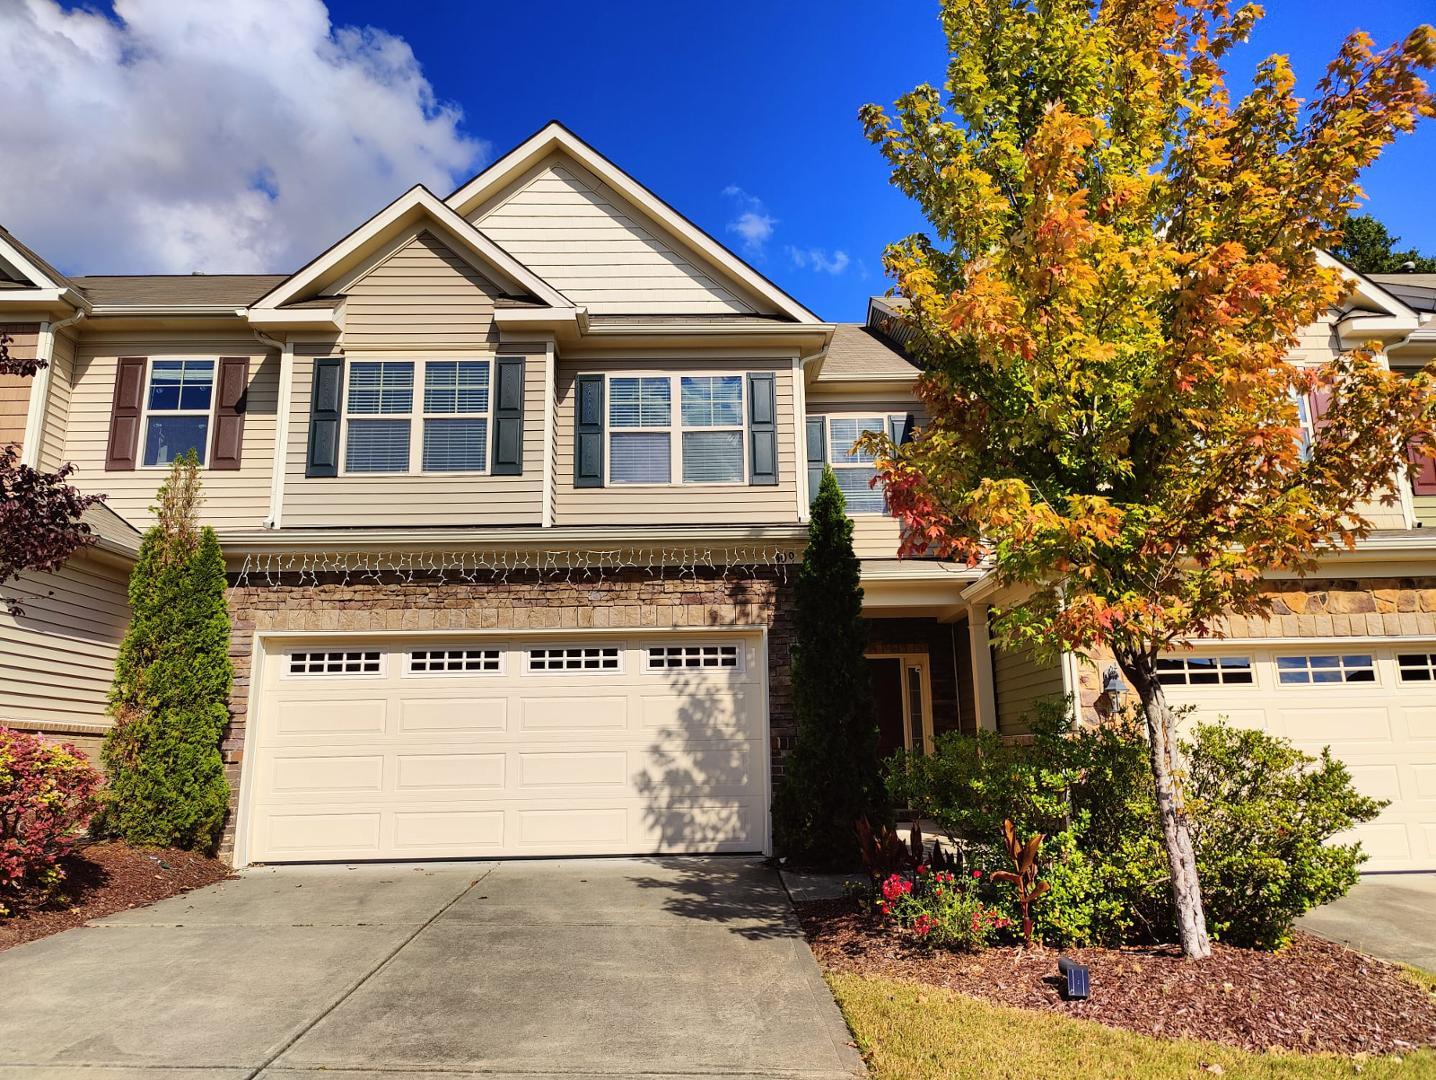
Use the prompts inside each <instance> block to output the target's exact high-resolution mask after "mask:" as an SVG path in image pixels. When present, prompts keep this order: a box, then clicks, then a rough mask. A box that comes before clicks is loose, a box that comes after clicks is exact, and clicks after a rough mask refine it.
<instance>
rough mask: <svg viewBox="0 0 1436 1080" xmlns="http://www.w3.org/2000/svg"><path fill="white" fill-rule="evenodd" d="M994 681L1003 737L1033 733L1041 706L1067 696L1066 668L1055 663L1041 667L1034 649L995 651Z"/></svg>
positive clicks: (993, 662)
mask: <svg viewBox="0 0 1436 1080" xmlns="http://www.w3.org/2000/svg"><path fill="white" fill-rule="evenodd" d="M992 681H993V686H994V688H995V690H996V693H997V730H998V731H999V732H1000V733H1001V734H1003V735H1025V734H1027V733H1028V732H1030V731H1031V730H1032V719H1033V709H1034V708H1035V707H1036V705H1037V703H1038V702H1039V701H1042V700H1043V699H1047V698H1054V697H1058V698H1060V697H1061V695H1062V693H1063V687H1062V665H1061V664H1060V663H1058V662H1057V661H1055V660H1054V661H1052V662H1051V663H1039V662H1038V661H1037V658H1036V657H1035V656H1033V654H1032V651H1031V650H1030V649H1014V650H1008V649H1001V648H999V649H997V650H995V652H994V655H993V660H992Z"/></svg>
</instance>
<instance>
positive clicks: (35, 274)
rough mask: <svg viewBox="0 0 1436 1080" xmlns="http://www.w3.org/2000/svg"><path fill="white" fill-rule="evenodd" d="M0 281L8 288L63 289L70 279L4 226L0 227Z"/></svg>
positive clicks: (66, 286)
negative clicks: (5, 283)
mask: <svg viewBox="0 0 1436 1080" xmlns="http://www.w3.org/2000/svg"><path fill="white" fill-rule="evenodd" d="M0 280H3V281H4V282H7V283H8V284H9V285H10V286H12V287H13V286H19V287H20V288H22V289H23V288H35V289H65V288H68V287H69V286H70V279H69V278H67V277H65V275H64V274H62V273H60V271H58V270H56V269H55V268H54V267H53V266H51V265H50V264H49V263H47V262H46V261H45V260H44V259H42V258H40V256H39V255H37V254H36V253H35V252H34V251H33V250H32V249H31V248H29V247H27V246H25V245H24V244H23V243H21V242H20V238H19V237H18V236H16V235H15V234H14V233H12V232H11V231H10V230H9V229H7V228H5V226H3V225H0Z"/></svg>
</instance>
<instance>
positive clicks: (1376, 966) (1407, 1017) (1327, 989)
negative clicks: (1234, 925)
mask: <svg viewBox="0 0 1436 1080" xmlns="http://www.w3.org/2000/svg"><path fill="white" fill-rule="evenodd" d="M796 906H797V909H798V916H799V918H800V919H801V920H802V922H803V929H804V932H805V933H806V934H807V937H808V944H809V945H810V946H812V950H813V953H814V955H815V956H816V957H817V958H818V963H819V964H821V965H822V966H823V967H824V968H825V969H826V970H828V971H832V972H841V973H852V974H857V975H878V976H882V977H885V978H892V979H905V980H908V981H910V982H918V983H925V984H929V985H932V986H941V987H946V988H948V989H951V990H956V991H959V992H961V993H964V994H968V995H970V996H972V997H976V998H981V999H983V1000H986V1001H991V1002H995V1003H998V1004H1002V1005H1013V1006H1017V1007H1018V1008H1024V1009H1040V1010H1043V1011H1046V1012H1051V1013H1057V1014H1060V1015H1062V1016H1069V1017H1072V1018H1074V1019H1082V1020H1095V1021H1097V1022H1098V1023H1102V1024H1107V1025H1108V1026H1110V1027H1116V1028H1126V1029H1127V1030H1129V1031H1135V1032H1138V1033H1139V1034H1142V1035H1152V1036H1157V1037H1161V1038H1192V1039H1206V1040H1210V1041H1214V1042H1221V1043H1226V1044H1229V1045H1231V1046H1236V1047H1240V1048H1241V1049H1243V1050H1256V1051H1260V1050H1266V1049H1271V1048H1280V1049H1287V1050H1300V1051H1307V1052H1317V1051H1327V1052H1332V1053H1340V1054H1358V1053H1369V1054H1385V1053H1393V1052H1396V1053H1399V1052H1401V1051H1404V1050H1411V1049H1412V1048H1414V1047H1418V1046H1430V1045H1436V995H1432V994H1430V993H1427V992H1426V991H1424V990H1422V989H1420V988H1418V987H1417V986H1415V985H1413V984H1412V983H1411V982H1409V981H1407V980H1406V979H1405V978H1404V977H1403V976H1402V974H1401V973H1400V971H1399V969H1397V968H1396V967H1394V966H1393V965H1391V964H1387V963H1383V962H1382V961H1380V960H1373V959H1372V958H1370V957H1368V956H1364V955H1362V954H1361V953H1356V952H1352V951H1351V950H1350V949H1345V948H1343V947H1342V946H1340V945H1334V944H1332V943H1330V942H1328V941H1324V940H1323V939H1321V938H1318V937H1314V936H1313V935H1311V934H1304V933H1301V932H1298V933H1297V935H1296V938H1295V940H1294V941H1293V942H1292V944H1291V945H1290V946H1288V947H1287V948H1286V949H1283V950H1282V951H1281V952H1279V953H1261V952H1255V951H1252V950H1249V949H1237V948H1233V947H1231V946H1227V945H1220V944H1218V945H1215V946H1213V953H1212V956H1211V958H1210V959H1209V960H1205V961H1203V962H1201V963H1189V962H1188V961H1185V960H1183V959H1182V956H1181V952H1180V950H1179V949H1177V948H1175V947H1161V946H1157V947H1149V948H1140V947H1133V948H1122V949H1071V950H1064V951H1063V952H1062V955H1064V956H1071V957H1072V958H1074V959H1076V960H1078V961H1079V962H1081V963H1083V964H1087V965H1088V966H1089V967H1090V968H1091V971H1092V997H1091V998H1090V999H1089V1000H1087V1001H1064V1000H1063V999H1062V997H1061V994H1060V990H1059V988H1060V986H1061V983H1060V981H1059V979H1058V977H1057V955H1058V951H1057V950H1055V949H1033V950H1031V951H1027V950H1024V949H1014V948H995V949H988V950H986V951H985V952H982V953H975V954H974V953H954V952H948V951H946V950H943V949H928V948H924V947H922V946H920V945H917V944H914V943H912V942H911V941H910V940H905V939H902V938H899V937H897V936H896V935H894V934H892V933H891V932H890V931H885V930H883V929H882V928H881V927H880V926H879V925H878V924H876V923H875V922H874V921H872V920H869V919H867V918H866V917H864V916H862V915H860V914H859V913H858V911H857V909H856V908H855V906H854V905H853V904H852V902H851V901H848V900H825V901H818V902H815V903H800V904H798V905H796Z"/></svg>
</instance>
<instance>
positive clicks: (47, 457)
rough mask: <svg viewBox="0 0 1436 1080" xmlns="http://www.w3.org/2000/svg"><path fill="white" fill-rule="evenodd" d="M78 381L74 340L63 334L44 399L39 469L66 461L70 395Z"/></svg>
mask: <svg viewBox="0 0 1436 1080" xmlns="http://www.w3.org/2000/svg"><path fill="white" fill-rule="evenodd" d="M74 378H75V339H74V338H72V337H70V336H69V335H68V334H66V333H64V332H63V331H61V332H60V333H59V334H57V335H56V337H55V343H54V346H53V347H52V350H51V356H50V389H49V392H48V393H47V395H46V397H45V430H44V435H43V437H42V438H41V440H40V467H41V468H42V469H48V470H52V471H53V470H55V469H58V468H59V467H60V466H61V465H62V464H64V461H65V428H66V426H67V425H68V424H69V420H70V394H71V388H72V385H73V382H74Z"/></svg>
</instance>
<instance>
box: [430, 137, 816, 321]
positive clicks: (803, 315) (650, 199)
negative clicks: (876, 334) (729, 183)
mask: <svg viewBox="0 0 1436 1080" xmlns="http://www.w3.org/2000/svg"><path fill="white" fill-rule="evenodd" d="M556 153H562V154H564V155H566V156H567V157H569V158H570V159H572V160H573V161H574V162H576V163H577V164H578V165H579V166H581V167H582V168H583V169H585V170H587V171H588V172H589V173H591V174H592V175H593V176H594V177H595V178H596V179H597V180H598V181H600V182H601V183H602V184H603V185H605V186H606V187H608V188H610V189H612V190H613V191H614V192H615V193H616V194H617V195H619V196H620V197H621V198H622V199H624V200H625V201H626V202H628V203H629V204H631V205H632V206H633V207H635V208H636V209H638V210H640V211H642V212H643V214H644V215H645V216H647V217H648V218H649V219H650V220H651V221H652V222H653V223H654V224H655V225H656V226H658V227H659V228H660V229H661V230H663V231H665V232H667V233H668V234H669V235H671V236H673V237H674V238H675V239H676V240H677V241H678V242H679V243H681V244H682V245H683V246H685V247H687V248H688V249H690V250H691V251H692V252H694V253H695V254H696V255H698V256H700V257H701V258H702V259H703V260H705V261H706V262H707V263H709V264H710V265H711V266H712V267H713V268H714V269H715V270H718V271H720V272H721V273H722V274H723V275H725V276H727V277H728V278H729V279H730V280H731V281H733V282H734V283H735V284H738V285H739V286H741V287H742V288H743V289H744V290H746V291H748V292H750V293H752V294H753V295H755V296H758V297H761V298H762V299H763V300H764V301H766V302H767V303H768V304H770V305H771V306H772V307H773V308H775V309H776V310H778V311H780V312H782V313H783V314H784V315H786V316H788V317H789V318H791V319H793V320H795V321H797V322H801V323H819V322H821V320H820V319H818V317H817V316H816V315H814V314H813V313H812V312H811V311H809V310H808V309H807V308H805V307H804V306H803V305H802V304H800V303H798V301H796V300H795V299H793V298H792V297H791V296H789V295H788V294H787V293H786V292H784V291H783V290H782V289H780V288H779V287H778V286H777V285H775V284H774V283H773V282H772V281H770V280H768V278H766V277H765V276H763V275H762V274H761V273H759V272H758V271H757V270H755V269H754V268H753V267H752V266H750V265H748V263H746V262H744V261H743V260H742V259H740V258H739V257H738V256H737V255H735V254H733V252H731V251H730V250H728V248H726V247H724V246H723V245H722V244H721V243H719V242H718V241H717V240H715V239H714V238H713V237H712V236H711V235H709V234H708V233H707V232H705V231H704V230H703V229H701V228H699V227H698V226H697V225H695V224H694V223H693V222H692V221H690V220H689V219H688V218H686V217H684V216H683V215H682V214H680V213H679V212H678V211H677V210H675V209H674V208H673V207H672V206H670V205H669V204H668V203H666V202H664V201H663V200H662V199H660V198H659V197H658V196H657V195H655V194H654V193H653V192H651V191H649V190H648V188H646V187H644V186H643V185H642V184H640V183H638V181H636V180H634V179H633V177H631V176H629V175H628V174H627V173H625V172H624V171H623V170H622V169H620V168H619V167H618V166H617V165H615V164H614V163H613V162H611V161H609V160H608V158H606V157H604V156H603V155H602V154H600V153H599V152H598V151H597V150H595V149H594V148H593V147H592V146H590V145H589V144H588V143H586V142H584V141H583V140H582V139H580V138H579V137H578V136H577V135H575V134H574V133H573V132H572V131H570V130H569V129H568V128H566V127H564V126H563V125H562V124H560V123H559V122H558V121H556V120H555V121H550V122H549V123H548V124H547V125H546V126H545V127H544V128H543V129H542V130H540V131H538V132H537V133H536V134H534V135H532V136H530V137H529V138H528V139H526V140H525V141H524V142H522V143H520V144H519V145H518V146H516V147H515V148H514V149H512V150H510V151H509V152H508V153H507V154H505V155H504V156H503V157H501V158H499V159H498V160H497V161H496V162H494V163H493V164H492V165H490V166H489V167H488V168H487V169H485V170H483V171H482V172H480V173H479V174H478V175H477V176H475V177H473V178H472V179H471V180H469V181H467V182H466V183H464V184H461V185H460V186H459V187H458V188H456V189H455V190H454V191H453V193H452V194H450V195H449V197H448V198H447V199H445V200H444V201H445V202H446V203H447V204H448V205H449V206H451V207H453V208H454V210H456V211H457V212H458V213H459V214H460V215H462V216H464V217H467V216H469V215H470V214H472V213H473V212H474V211H475V210H476V209H478V208H479V207H481V206H482V205H483V204H484V203H485V202H486V201H488V200H490V199H493V198H494V197H496V196H498V195H499V194H500V193H501V192H503V190H504V189H505V187H506V186H507V185H509V184H511V183H512V182H513V181H515V180H517V179H518V178H519V177H521V176H522V175H523V174H524V173H525V172H526V171H527V170H529V169H530V168H532V167H534V166H536V165H538V164H539V163H541V162H542V161H543V160H544V159H546V158H548V157H550V156H551V155H553V154H556Z"/></svg>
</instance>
